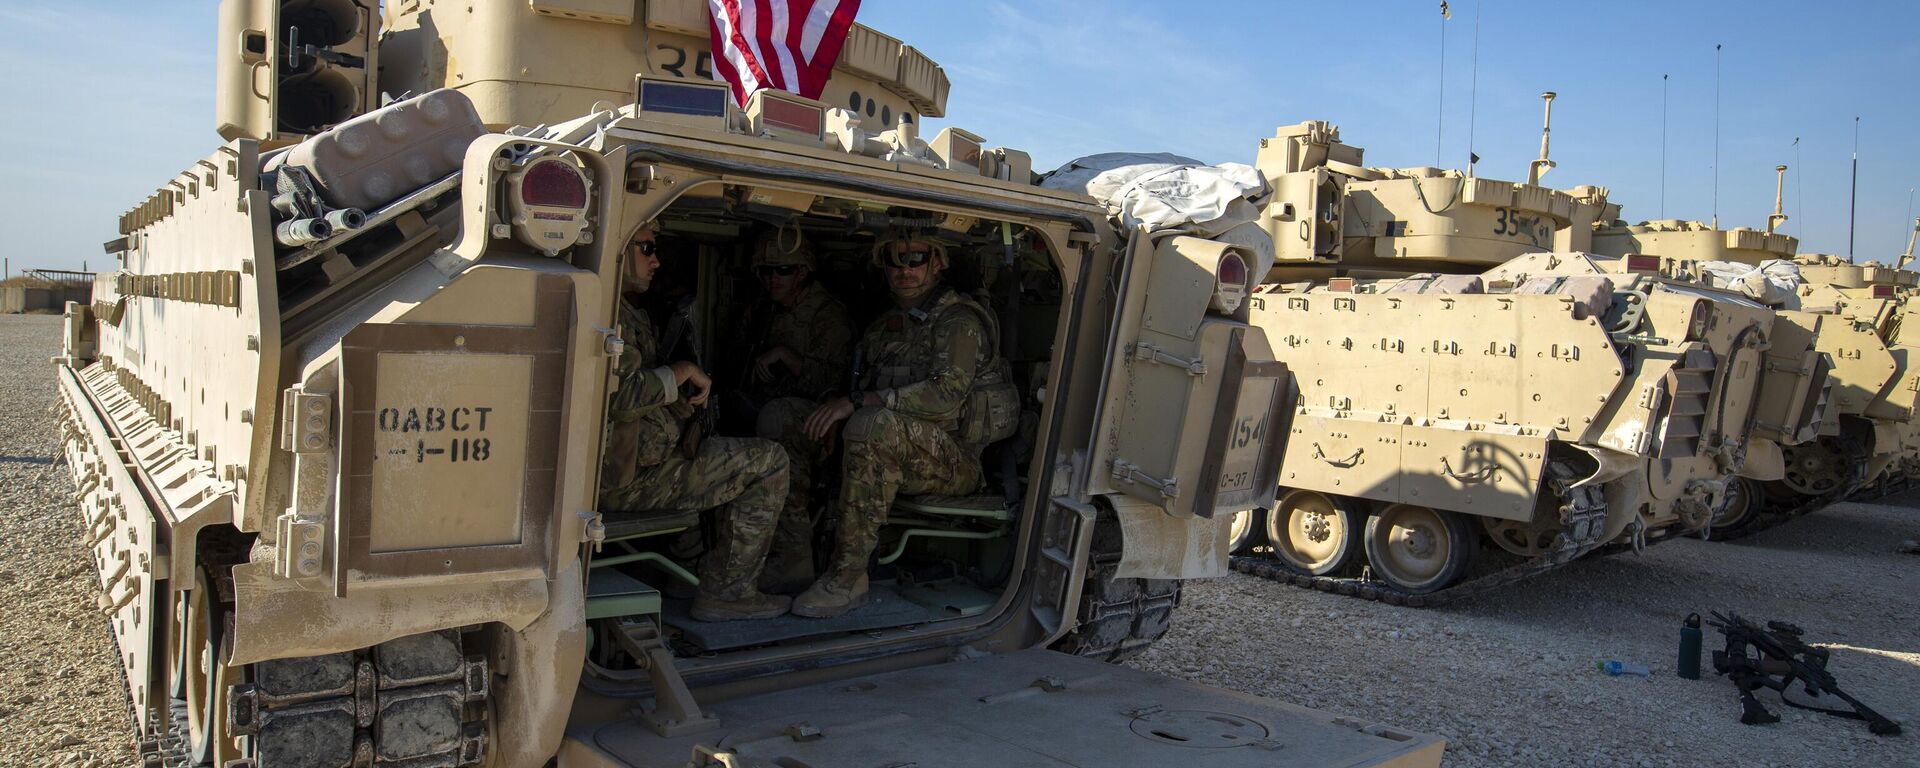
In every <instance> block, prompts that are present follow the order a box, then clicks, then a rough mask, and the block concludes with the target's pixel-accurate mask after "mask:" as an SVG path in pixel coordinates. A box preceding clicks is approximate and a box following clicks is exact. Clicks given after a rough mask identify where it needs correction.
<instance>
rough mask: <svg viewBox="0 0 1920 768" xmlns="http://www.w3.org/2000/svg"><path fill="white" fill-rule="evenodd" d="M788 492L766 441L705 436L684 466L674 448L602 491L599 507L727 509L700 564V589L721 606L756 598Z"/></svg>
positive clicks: (781, 463)
mask: <svg viewBox="0 0 1920 768" xmlns="http://www.w3.org/2000/svg"><path fill="white" fill-rule="evenodd" d="M786 494H787V456H786V454H785V453H784V452H783V451H781V450H780V446H778V445H775V444H773V443H771V442H768V441H766V440H756V439H753V438H738V437H709V438H706V439H705V440H703V441H701V443H700V454H699V455H698V456H695V457H694V458H693V459H691V460H689V459H687V458H686V457H685V456H682V455H681V454H680V452H679V451H678V450H675V451H672V452H670V453H669V454H668V456H667V460H666V461H663V462H660V463H659V464H656V465H654V466H651V467H641V468H640V469H639V471H638V472H637V473H635V476H634V478H633V480H632V481H631V482H628V483H627V484H626V485H622V486H617V487H613V488H607V489H604V490H602V491H601V492H600V505H601V507H602V508H604V509H609V510H619V511H625V512H648V511H667V512H703V511H706V510H710V509H716V508H719V507H722V506H724V507H726V510H725V512H724V514H725V518H724V521H723V524H722V525H721V527H720V540H719V541H718V542H716V544H715V546H714V547H713V549H712V550H710V551H709V552H708V553H707V556H706V558H705V559H704V560H702V561H701V564H700V591H701V592H702V593H704V594H707V595H709V596H712V597H716V598H719V599H723V600H737V599H740V598H742V597H745V596H747V595H751V594H753V593H754V592H755V589H754V581H755V580H756V579H758V578H759V576H760V565H761V563H762V561H764V560H765V559H766V556H767V545H768V544H769V543H770V542H771V541H772V535H773V527H774V521H775V520H776V519H777V518H778V517H779V515H780V504H781V501H782V500H783V499H784V498H786Z"/></svg>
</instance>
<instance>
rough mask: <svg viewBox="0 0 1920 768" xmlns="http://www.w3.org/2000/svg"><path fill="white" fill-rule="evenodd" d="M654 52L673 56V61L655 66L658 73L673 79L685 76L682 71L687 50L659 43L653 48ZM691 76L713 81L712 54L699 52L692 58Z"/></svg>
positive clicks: (685, 64) (685, 61)
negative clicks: (666, 74) (665, 73)
mask: <svg viewBox="0 0 1920 768" xmlns="http://www.w3.org/2000/svg"><path fill="white" fill-rule="evenodd" d="M654 50H658V51H664V52H666V53H668V54H670V55H672V56H673V61H670V62H665V63H661V64H658V65H656V66H658V67H660V71H662V72H667V73H669V74H672V75H673V76H674V77H686V76H687V73H686V72H685V71H684V70H685V69H686V66H687V50H686V49H685V48H681V47H680V46H677V45H667V44H665V43H661V44H660V45H656V46H654ZM693 75H694V76H695V77H699V78H703V79H707V80H712V79H713V54H712V53H711V52H709V51H701V52H700V55H698V56H695V57H694V59H693Z"/></svg>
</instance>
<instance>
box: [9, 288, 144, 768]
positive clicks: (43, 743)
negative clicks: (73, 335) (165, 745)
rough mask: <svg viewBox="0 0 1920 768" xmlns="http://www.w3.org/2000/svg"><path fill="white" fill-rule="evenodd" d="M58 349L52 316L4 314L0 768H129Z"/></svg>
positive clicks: (128, 727)
mask: <svg viewBox="0 0 1920 768" xmlns="http://www.w3.org/2000/svg"><path fill="white" fill-rule="evenodd" d="M59 351H60V318H59V317H57V316H44V315H40V316H36V315H0V765H4V766H75V767H78V766H108V765H112V766H124V765H132V764H133V762H134V749H133V741H132V740H133V736H132V734H133V725H132V721H131V720H129V719H128V714H127V712H128V709H129V705H128V701H127V688H126V683H125V680H124V678H122V676H121V674H120V665H119V664H117V663H116V662H115V650H114V645H113V635H112V632H111V630H109V629H108V627H107V618H106V616H105V615H104V614H102V613H101V612H100V611H99V610H98V609H96V608H95V607H94V600H95V598H96V596H98V595H99V593H100V582H99V579H98V578H97V577H96V575H95V574H94V570H93V565H92V563H91V561H90V559H89V558H88V557H87V556H86V552H85V551H84V549H83V548H82V544H81V541H80V513H79V511H78V508H77V507H75V506H74V504H73V499H72V495H73V479H72V478H71V477H70V476H69V475H68V474H67V468H66V463H65V462H64V461H62V460H61V458H60V456H59V453H58V452H59V437H60V431H59V430H60V427H59V423H58V422H57V421H56V420H55V418H54V416H53V414H52V413H50V412H49V411H48V410H47V409H48V407H50V406H51V405H53V402H54V397H55V395H54V388H53V387H54V378H53V376H54V368H53V366H52V365H49V364H48V363H47V358H48V357H50V356H52V355H55V354H58V353H59Z"/></svg>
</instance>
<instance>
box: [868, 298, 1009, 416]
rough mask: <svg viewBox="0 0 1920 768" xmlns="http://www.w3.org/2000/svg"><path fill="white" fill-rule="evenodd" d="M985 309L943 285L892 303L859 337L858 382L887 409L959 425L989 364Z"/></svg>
mask: <svg viewBox="0 0 1920 768" xmlns="http://www.w3.org/2000/svg"><path fill="white" fill-rule="evenodd" d="M985 312H986V310H985V309H983V308H982V307H980V305H979V304H977V303H975V302H974V301H973V300H972V299H970V298H967V297H966V296H964V295H961V294H960V293H959V292H957V291H955V290H953V289H951V288H948V287H946V286H944V285H942V286H935V287H934V289H933V292H932V293H931V294H930V298H929V300H928V301H926V302H925V303H923V304H922V305H921V306H919V307H915V308H913V309H901V308H899V307H894V308H893V309H889V310H887V312H886V314H883V315H881V316H880V317H879V318H878V319H876V320H874V321H873V324H872V325H870V326H868V327H867V332H866V333H865V334H864V335H863V336H861V338H860V361H861V363H860V371H861V372H860V387H861V389H863V390H865V391H867V392H872V393H874V394H877V395H879V396H880V399H881V400H882V401H884V402H885V403H886V407H887V408H888V409H889V410H893V411H898V412H900V413H902V414H905V415H908V416H914V417H917V418H922V419H926V420H928V421H932V422H936V423H940V424H941V425H942V426H947V427H949V428H955V427H957V422H958V421H959V420H960V418H961V416H962V415H963V411H964V409H965V408H966V405H967V400H968V397H969V395H971V394H972V392H973V389H974V386H975V384H976V379H977V378H978V377H979V376H980V375H981V374H983V373H988V372H990V371H991V370H992V369H993V364H994V362H995V360H996V357H995V355H996V351H995V349H994V341H993V338H992V333H991V331H990V330H989V329H988V328H987V327H986V326H985V325H984V324H983V323H982V322H981V318H982V317H983V316H984V315H985Z"/></svg>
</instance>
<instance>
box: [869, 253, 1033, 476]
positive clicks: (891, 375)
mask: <svg viewBox="0 0 1920 768" xmlns="http://www.w3.org/2000/svg"><path fill="white" fill-rule="evenodd" d="M936 290H938V291H939V292H940V293H939V295H938V296H937V297H936V298H935V299H934V300H933V302H932V308H931V309H930V310H927V311H926V312H925V313H924V314H921V313H917V312H910V313H906V315H907V317H906V321H905V322H904V323H902V324H901V327H900V328H897V329H896V328H892V327H887V328H884V329H883V330H882V331H881V333H884V334H886V338H885V344H884V345H883V346H884V348H885V349H887V350H889V351H890V352H891V354H888V355H887V356H886V358H885V359H882V360H870V361H867V371H866V378H867V380H868V382H869V386H870V387H871V388H873V389H893V388H897V387H902V386H905V385H907V384H912V383H914V382H916V381H921V380H924V379H926V378H927V377H928V376H929V375H931V374H932V370H933V357H934V350H935V349H936V348H937V345H938V342H939V339H938V338H936V337H935V328H936V327H937V326H938V325H939V321H940V319H941V317H942V316H943V315H944V314H945V313H947V312H969V313H972V315H973V316H974V318H975V319H977V320H979V322H980V326H981V328H983V329H984V330H985V331H986V338H985V339H983V340H982V349H981V351H983V352H985V353H986V356H985V359H984V360H983V361H981V362H980V363H979V365H978V367H977V368H976V369H975V371H974V378H973V386H972V387H971V389H970V390H969V394H968V395H967V399H966V402H965V403H963V404H962V405H961V407H960V410H959V412H957V413H954V414H952V415H951V416H948V417H945V418H940V419H935V421H937V422H939V424H940V425H941V426H942V427H944V428H945V429H946V430H947V431H948V432H949V433H951V434H953V436H954V438H955V439H957V440H958V441H959V442H960V443H961V444H962V445H965V446H967V447H969V448H971V449H973V450H975V451H978V450H980V449H982V448H985V447H986V446H988V445H991V444H993V443H996V442H999V441H1001V440H1005V439H1007V438H1009V437H1012V436H1013V433H1014V432H1015V431H1017V430H1018V429H1019V427H1020V393H1019V390H1018V389H1016V388H1015V387H1014V385H1013V375H1012V371H1011V369H1010V368H1009V367H1008V365H1007V361H1006V359H1005V358H1003V357H1001V356H1000V344H999V340H1000V323H999V319H998V318H996V317H994V315H993V313H992V312H989V311H987V309H986V308H985V307H982V306H980V304H979V303H978V302H976V301H974V300H973V299H971V298H968V297H966V296H964V295H962V294H960V293H959V292H958V291H955V290H953V289H951V288H948V287H945V286H942V287H940V288H937V289H936Z"/></svg>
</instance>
